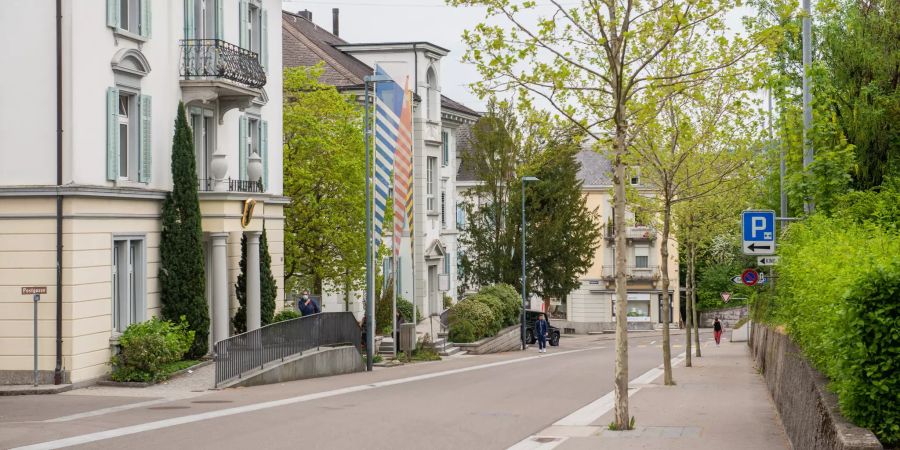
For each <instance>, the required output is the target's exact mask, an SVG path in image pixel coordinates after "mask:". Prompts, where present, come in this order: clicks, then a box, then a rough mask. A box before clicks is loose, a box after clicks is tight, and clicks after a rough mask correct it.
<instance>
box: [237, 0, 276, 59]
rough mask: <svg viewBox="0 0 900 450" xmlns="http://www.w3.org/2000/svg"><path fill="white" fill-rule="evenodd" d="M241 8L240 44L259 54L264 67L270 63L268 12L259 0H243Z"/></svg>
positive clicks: (240, 3)
mask: <svg viewBox="0 0 900 450" xmlns="http://www.w3.org/2000/svg"><path fill="white" fill-rule="evenodd" d="M239 8H240V33H241V34H240V37H241V41H240V46H241V47H243V48H246V49H248V50H250V51H252V52H255V53H256V54H257V55H258V56H259V62H260V64H262V66H263V67H266V66H267V63H268V46H269V41H268V31H267V29H268V24H267V22H268V17H267V16H268V14H267V12H266V10H265V9H264V8H262V6H261V4H260V2H259V0H241V1H240V2H239Z"/></svg>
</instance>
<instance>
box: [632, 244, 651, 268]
mask: <svg viewBox="0 0 900 450" xmlns="http://www.w3.org/2000/svg"><path fill="white" fill-rule="evenodd" d="M649 264H650V247H648V246H646V245H639V246H637V247H635V248H634V267H636V268H638V269H646V268H648V267H650V265H649Z"/></svg>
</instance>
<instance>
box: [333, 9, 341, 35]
mask: <svg viewBox="0 0 900 450" xmlns="http://www.w3.org/2000/svg"><path fill="white" fill-rule="evenodd" d="M339 13H340V10H339V9H337V8H331V34H333V35H335V36H340V34H338V14H339Z"/></svg>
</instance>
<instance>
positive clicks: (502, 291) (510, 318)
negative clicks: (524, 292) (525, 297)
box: [478, 283, 522, 326]
mask: <svg viewBox="0 0 900 450" xmlns="http://www.w3.org/2000/svg"><path fill="white" fill-rule="evenodd" d="M478 293H479V294H489V295H493V296H494V297H497V298H499V299H500V301H501V302H502V303H503V323H504V326H510V325H514V324H517V323H519V321H520V319H519V316H520V315H521V314H522V297H521V295H520V294H519V292H517V291H516V289H515V288H513V287H512V286H510V285H508V284H504V283H499V284H494V285H491V286H485V287H483V288H481V290H480V291H478Z"/></svg>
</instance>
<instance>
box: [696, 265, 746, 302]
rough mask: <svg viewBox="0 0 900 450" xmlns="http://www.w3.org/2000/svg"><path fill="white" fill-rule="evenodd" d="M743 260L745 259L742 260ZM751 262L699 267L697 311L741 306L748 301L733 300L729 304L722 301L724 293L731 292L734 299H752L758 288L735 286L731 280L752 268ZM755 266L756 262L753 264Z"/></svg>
mask: <svg viewBox="0 0 900 450" xmlns="http://www.w3.org/2000/svg"><path fill="white" fill-rule="evenodd" d="M742 259H743V258H742ZM749 264H750V262H742V261H733V262H731V263H729V264H716V263H714V262H709V263H708V264H704V265H700V266H698V267H697V310H698V311H705V310H708V309H717V308H728V307H732V306H740V305H744V304H746V303H747V300H741V299H732V300H729V302H728V303H725V302H723V301H722V292H731V294H732V297H744V298H750V296H752V295H753V293H754V292H756V291H757V290H758V289H760V288H758V287H747V286H744V285H743V284H734V283H733V282H732V281H731V278H732V277H734V276H735V275H740V274H741V272H743V270H744V269H746V268H747V267H750V265H749ZM752 264H753V265H755V264H756V261H753V262H752Z"/></svg>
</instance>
